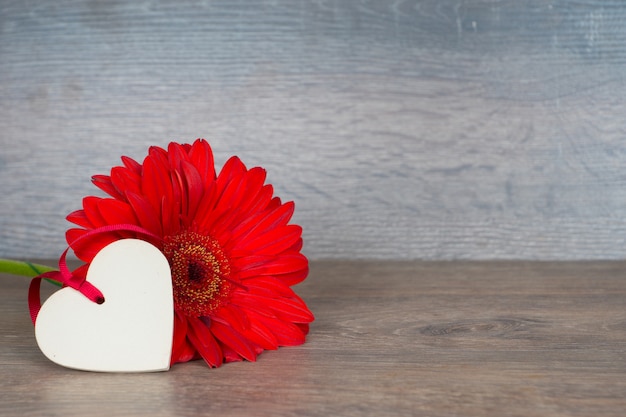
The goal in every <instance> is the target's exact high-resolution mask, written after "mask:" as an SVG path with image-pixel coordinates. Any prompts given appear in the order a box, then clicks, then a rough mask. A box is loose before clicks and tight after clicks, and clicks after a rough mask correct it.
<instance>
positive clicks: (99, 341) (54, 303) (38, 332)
mask: <svg viewBox="0 0 626 417" xmlns="http://www.w3.org/2000/svg"><path fill="white" fill-rule="evenodd" d="M87 281H89V282H90V283H91V284H93V285H94V286H95V287H96V288H98V289H99V290H100V291H101V292H102V294H103V295H104V298H105V302H104V303H103V304H96V303H94V302H92V301H90V300H89V299H87V298H86V297H85V296H84V295H83V294H81V293H79V292H78V291H76V290H74V289H72V288H69V287H66V288H63V289H61V290H59V291H57V292H56V293H54V294H52V295H51V296H50V297H49V298H48V299H47V300H46V301H45V303H44V304H43V306H42V307H41V310H40V311H39V315H38V316H37V321H36V323H35V337H36V339H37V343H38V345H39V348H40V349H41V351H42V352H43V354H44V355H45V356H46V357H48V358H49V359H50V360H51V361H53V362H55V363H57V364H59V365H62V366H65V367H68V368H74V369H80V370H85V371H97V372H153V371H167V370H168V369H169V367H170V358H171V354H172V339H173V334H174V306H173V303H174V301H173V297H172V280H171V271H170V267H169V264H168V262H167V259H165V257H164V256H163V254H162V253H161V251H160V250H159V249H157V248H156V247H155V246H153V245H151V244H149V243H148V242H145V241H143V240H137V239H122V240H118V241H116V242H113V243H111V244H110V245H108V246H106V247H105V248H103V249H102V250H101V251H100V252H98V254H97V255H96V256H95V258H94V259H93V261H92V262H91V265H90V266H89V270H88V272H87Z"/></svg>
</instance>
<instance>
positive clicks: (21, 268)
mask: <svg viewBox="0 0 626 417" xmlns="http://www.w3.org/2000/svg"><path fill="white" fill-rule="evenodd" d="M56 270H57V269H56V268H52V267H49V266H46V265H41V264H34V263H32V262H26V261H14V260H11V259H0V272H2V273H5V274H11V275H20V276H23V277H29V278H34V277H36V276H38V275H41V274H43V273H44V272H49V271H56ZM46 281H48V282H51V283H53V284H55V285H58V286H61V284H60V283H59V282H57V281H54V280H51V279H47V278H46Z"/></svg>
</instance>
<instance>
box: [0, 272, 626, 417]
mask: <svg viewBox="0 0 626 417" xmlns="http://www.w3.org/2000/svg"><path fill="white" fill-rule="evenodd" d="M625 268H626V264H625V263H623V262H604V263H601V262H596V263H589V262H587V263H574V262H569V263H528V262H480V263H476V262H474V263H472V262H431V263H424V262H371V261H370V262H366V261H363V262H358V261H325V262H314V263H312V268H311V271H312V272H311V276H310V278H309V279H308V280H307V281H305V283H303V284H301V285H299V286H298V289H297V291H298V293H299V294H300V295H301V296H302V297H303V298H304V300H305V301H306V302H307V304H308V305H309V307H310V308H311V310H312V311H313V312H314V313H315V315H316V321H315V322H314V323H313V325H312V327H311V333H310V335H309V337H308V340H307V342H306V343H305V344H304V345H302V346H299V347H294V348H282V349H279V350H277V351H272V352H265V353H263V354H262V355H261V356H260V357H259V360H258V361H257V362H256V363H249V362H240V363H232V364H227V365H224V366H222V367H221V368H218V369H212V370H210V369H208V368H206V366H205V365H204V364H203V363H201V362H193V363H187V364H179V365H175V366H174V367H173V368H172V369H171V370H170V371H169V372H167V373H159V374H139V375H138V374H97V373H87V372H80V371H72V370H68V369H64V368H61V367H59V366H57V365H55V364H53V363H51V362H49V361H48V360H47V359H45V357H44V356H43V355H42V354H41V353H40V352H39V350H38V348H37V346H36V343H35V340H34V337H33V333H34V332H33V330H32V325H31V323H30V318H29V315H28V311H27V308H26V291H27V286H28V284H27V282H25V281H24V280H23V279H22V278H15V277H8V276H5V275H0V335H1V336H0V367H1V369H2V378H0V415H3V416H7V417H12V416H29V417H30V416H32V417H37V416H44V415H45V416H63V417H72V416H85V415H89V416H93V417H97V416H111V415H124V416H131V415H145V416H196V415H220V416H248V415H255V416H264V415H266V416H329V415H340V416H346V417H349V416H410V415H424V416H431V417H437V416H442V417H443V416H466V417H473V416H476V417H490V416H498V417H503V416H523V417H543V416H548V415H549V416H556V417H558V416H569V417H575V416H581V417H583V416H584V417H587V416H590V415H593V416H605V417H609V416H614V417H622V416H623V413H624V410H625V409H626V350H625V347H626V280H624V279H623V271H624V269H625Z"/></svg>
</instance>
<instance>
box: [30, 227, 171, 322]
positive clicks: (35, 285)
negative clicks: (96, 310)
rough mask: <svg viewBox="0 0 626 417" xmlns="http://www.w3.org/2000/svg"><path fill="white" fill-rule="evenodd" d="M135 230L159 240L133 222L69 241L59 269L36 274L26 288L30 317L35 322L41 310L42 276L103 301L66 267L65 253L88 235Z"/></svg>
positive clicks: (82, 279) (87, 282) (90, 297)
mask: <svg viewBox="0 0 626 417" xmlns="http://www.w3.org/2000/svg"><path fill="white" fill-rule="evenodd" d="M119 231H125V232H135V233H138V234H141V235H144V236H146V237H150V238H153V239H156V240H161V238H160V237H159V236H157V235H155V234H154V233H152V232H150V231H148V230H146V229H144V228H143V227H140V226H137V225H134V224H114V225H107V226H102V227H98V228H96V229H92V230H89V231H87V233H85V234H84V235H82V236H80V237H79V238H78V239H76V240H74V241H73V242H72V243H70V246H68V247H67V249H65V251H63V253H62V254H61V257H60V258H59V270H58V271H50V272H44V273H43V274H41V275H39V276H36V277H35V278H33V279H32V281H31V282H30V287H29V288H28V309H29V310H30V318H31V320H32V321H33V324H35V321H36V320H37V315H38V314H39V310H41V292H40V289H41V280H42V279H44V278H48V279H53V280H55V281H58V282H60V283H61V284H62V285H63V287H71V288H73V289H75V290H76V291H78V292H80V293H81V294H83V295H84V296H85V297H87V298H88V299H89V300H91V301H93V302H94V303H97V304H102V303H104V295H103V294H102V292H101V291H100V290H99V289H98V288H96V287H95V286H93V285H92V284H91V283H90V282H89V281H87V280H85V277H81V276H75V275H74V274H72V272H71V271H70V270H69V268H68V267H67V260H66V258H67V253H68V251H69V250H70V248H71V246H72V245H73V244H75V243H77V242H79V241H81V240H83V239H86V238H88V237H92V236H94V235H99V234H102V233H109V232H119Z"/></svg>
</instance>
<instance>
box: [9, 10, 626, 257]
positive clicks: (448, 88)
mask: <svg viewBox="0 0 626 417" xmlns="http://www.w3.org/2000/svg"><path fill="white" fill-rule="evenodd" d="M624 20H626V5H625V4H624V3H623V2H621V1H617V0H601V1H593V2H592V1H580V2H571V1H566V0H557V1H547V0H523V1H512V0H500V1H499V0H489V1H487V0H466V1H461V0H437V1H435V0H428V1H408V0H407V1H360V0H358V1H357V0H346V1H343V0H342V1H312V0H311V1H307V0H302V1H297V2H294V1H284V0H272V1H270V0H266V1H245V0H242V1H188V2H187V1H185V2H173V1H172V2H170V1H156V0H155V1H134V2H107V1H96V0H94V1H67V0H65V1H55V2H46V1H29V2H22V1H1V2H0V174H1V175H2V181H1V182H0V194H1V195H2V199H1V200H0V256H5V257H16V256H27V257H50V258H52V257H55V256H57V255H58V254H59V253H60V252H61V251H62V250H63V248H64V239H63V236H64V231H65V229H66V228H67V226H68V224H67V223H66V222H65V221H64V216H65V215H66V214H67V213H69V212H71V211H73V210H75V209H77V208H78V207H79V206H80V201H81V198H82V197H83V196H84V195H88V194H93V193H94V192H96V191H95V188H94V187H93V186H91V184H90V182H89V178H90V177H91V175H93V174H96V173H107V172H108V170H109V169H110V167H111V166H113V165H117V164H118V163H119V159H118V158H119V156H120V155H123V154H124V155H129V156H132V157H134V158H137V159H141V158H143V156H144V155H145V153H146V149H147V147H148V146H149V145H153V144H157V145H165V144H166V143H167V142H168V141H169V140H181V141H191V140H193V139H194V138H196V137H206V138H207V139H208V140H209V141H211V143H212V144H213V146H214V148H215V151H216V154H217V161H218V163H219V164H220V165H221V164H222V163H223V162H224V161H225V159H226V158H227V157H228V156H230V155H232V154H237V155H239V156H241V157H242V159H243V160H244V162H246V163H247V164H248V165H250V166H254V165H262V166H264V167H266V168H267V170H268V172H269V177H268V179H269V181H270V182H272V183H273V184H274V185H275V187H276V190H277V193H278V194H279V195H280V196H281V197H282V198H283V199H286V200H295V202H296V205H297V211H296V218H295V220H296V221H297V222H299V223H300V224H302V225H303V227H304V230H305V238H306V247H305V250H306V252H307V254H308V255H309V256H310V257H312V258H328V257H341V258H364V259H365V258H396V259H407V258H423V259H504V258H516V259H544V260H545V259H619V258H623V257H624V253H625V252H626V246H625V239H624V236H625V235H626V220H625V218H626V216H625V215H626V209H625V207H626V191H625V190H626V187H624V185H625V183H626V173H625V171H624V169H623V167H624V165H625V162H626V147H625V145H624V143H626V142H625V136H626V123H625V122H624V114H626V102H625V99H624V97H625V96H626V94H624V93H625V92H626V89H625V79H624V71H623V68H624V64H626V46H625V45H626V42H625V41H626V29H624V25H623V22H624Z"/></svg>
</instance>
